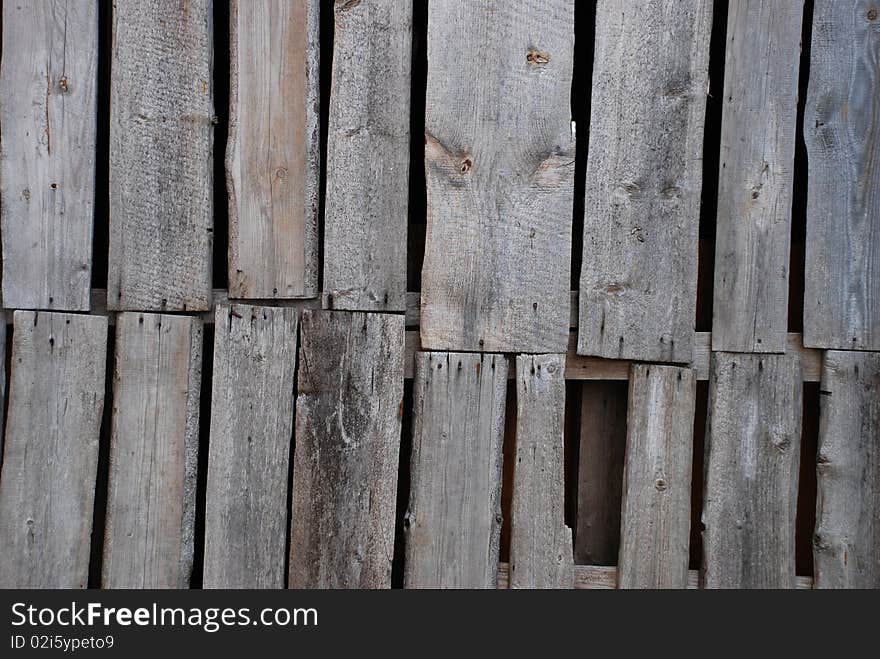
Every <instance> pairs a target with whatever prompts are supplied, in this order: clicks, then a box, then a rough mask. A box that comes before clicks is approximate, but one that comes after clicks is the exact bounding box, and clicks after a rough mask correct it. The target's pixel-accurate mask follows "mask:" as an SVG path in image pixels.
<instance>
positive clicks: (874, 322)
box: [804, 0, 880, 350]
mask: <svg viewBox="0 0 880 659" xmlns="http://www.w3.org/2000/svg"><path fill="white" fill-rule="evenodd" d="M878 11H880V5H878V4H877V3H876V2H874V1H870V0H843V1H842V2H841V1H840V0H816V3H815V9H814V14H813V44H812V50H811V53H810V84H809V92H808V94H807V105H806V110H805V112H804V141H805V142H806V145H807V151H808V154H809V158H808V162H809V186H808V196H807V244H806V268H805V272H806V287H805V292H804V345H806V346H810V347H815V348H840V349H848V350H880V277H878V276H877V273H878V271H880V239H878V234H880V112H878V106H880V68H878V64H877V40H878V38H880V19H878Z"/></svg>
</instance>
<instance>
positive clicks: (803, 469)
mask: <svg viewBox="0 0 880 659" xmlns="http://www.w3.org/2000/svg"><path fill="white" fill-rule="evenodd" d="M818 454H819V383H818V382H804V420H803V428H802V430H801V464H800V476H799V477H798V497H797V522H796V524H795V573H796V574H797V575H798V576H801V577H812V576H813V533H814V530H815V528H816V457H817V456H818Z"/></svg>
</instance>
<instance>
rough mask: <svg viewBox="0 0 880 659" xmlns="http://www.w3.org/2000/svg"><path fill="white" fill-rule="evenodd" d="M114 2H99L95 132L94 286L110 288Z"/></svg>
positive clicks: (102, 0)
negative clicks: (111, 91)
mask: <svg viewBox="0 0 880 659" xmlns="http://www.w3.org/2000/svg"><path fill="white" fill-rule="evenodd" d="M112 26H113V3H112V2H111V0H99V2H98V72H97V76H98V84H97V87H98V98H97V103H98V107H97V132H96V136H95V212H94V222H93V229H92V288H107V259H108V252H109V250H110V62H111V59H112V50H113V30H112Z"/></svg>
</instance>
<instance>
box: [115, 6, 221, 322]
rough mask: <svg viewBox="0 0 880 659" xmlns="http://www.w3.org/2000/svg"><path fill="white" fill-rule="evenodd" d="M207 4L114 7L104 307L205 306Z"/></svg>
mask: <svg viewBox="0 0 880 659" xmlns="http://www.w3.org/2000/svg"><path fill="white" fill-rule="evenodd" d="M211 7H212V2H211V1H210V0H181V1H180V2H177V3H175V4H174V5H172V6H169V5H168V3H167V2H162V1H161V0H115V2H114V5H113V50H112V55H111V57H112V59H111V79H110V257H109V278H108V284H107V287H108V290H107V298H108V300H107V304H108V307H109V308H110V309H118V310H130V311H200V310H204V309H209V308H210V304H211V244H212V235H213V217H214V208H213V195H212V186H213V148H214V145H213V140H214V138H213V135H214V128H213V122H214V121H215V117H214V100H213V84H212V80H213V46H212V38H213V34H212V27H211V24H212V18H211V11H212V10H211Z"/></svg>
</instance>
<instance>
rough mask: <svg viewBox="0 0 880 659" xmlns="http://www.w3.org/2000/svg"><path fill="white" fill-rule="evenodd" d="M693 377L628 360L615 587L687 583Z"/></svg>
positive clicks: (680, 585) (681, 585) (679, 370)
mask: <svg viewBox="0 0 880 659" xmlns="http://www.w3.org/2000/svg"><path fill="white" fill-rule="evenodd" d="M696 395H697V379H696V377H695V376H694V372H693V371H692V370H690V369H687V368H677V367H674V366H656V365H647V364H633V366H632V369H631V371H630V379H629V409H628V412H627V419H626V463H625V468H624V474H623V506H622V512H621V520H620V559H619V561H618V565H617V578H618V587H619V588H685V587H686V586H687V578H688V560H689V558H690V556H689V552H688V549H689V540H690V530H691V469H692V459H693V446H694V411H695V406H696Z"/></svg>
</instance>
